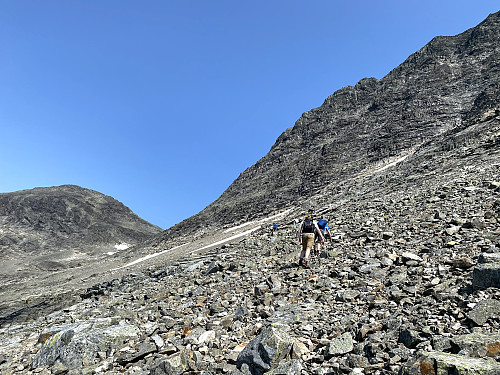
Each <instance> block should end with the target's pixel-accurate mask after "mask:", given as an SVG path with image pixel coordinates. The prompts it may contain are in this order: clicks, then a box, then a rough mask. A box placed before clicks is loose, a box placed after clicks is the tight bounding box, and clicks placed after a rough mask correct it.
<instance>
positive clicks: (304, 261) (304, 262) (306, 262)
mask: <svg viewBox="0 0 500 375" xmlns="http://www.w3.org/2000/svg"><path fill="white" fill-rule="evenodd" d="M302 266H303V267H304V268H309V259H307V258H304V260H303V261H302Z"/></svg>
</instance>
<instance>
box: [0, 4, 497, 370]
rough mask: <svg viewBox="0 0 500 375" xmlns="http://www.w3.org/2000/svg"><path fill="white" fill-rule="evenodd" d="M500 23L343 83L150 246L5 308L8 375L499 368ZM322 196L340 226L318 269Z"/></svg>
mask: <svg viewBox="0 0 500 375" xmlns="http://www.w3.org/2000/svg"><path fill="white" fill-rule="evenodd" d="M499 23H500V13H497V14H494V15H491V16H490V17H488V19H487V20H485V21H484V22H483V23H481V24H480V25H479V26H478V27H476V28H474V29H471V30H469V31H466V32H465V33H463V34H461V35H459V36H456V37H445V38H444V37H440V38H437V39H434V40H433V41H432V42H431V43H430V44H429V45H428V46H426V47H424V48H423V49H422V50H421V51H419V52H417V53H416V54H414V55H412V56H411V57H410V58H409V59H408V60H407V61H406V62H404V63H403V64H402V65H401V66H400V67H398V68H396V69H395V70H394V71H392V72H391V73H390V74H389V75H388V76H387V77H384V78H383V79H382V80H379V81H376V80H372V79H369V80H363V81H361V82H360V83H358V85H356V86H355V87H351V88H345V89H343V90H340V91H339V92H337V93H335V94H333V95H332V96H331V97H330V98H328V99H327V100H326V101H325V104H324V105H323V106H322V107H320V108H318V109H316V110H313V111H310V112H308V113H306V114H304V116H303V117H302V118H301V119H300V120H299V121H298V122H297V124H296V125H295V127H294V128H291V129H288V130H287V131H286V132H285V133H284V134H283V135H282V136H281V137H280V138H279V139H278V141H277V142H276V144H275V146H273V149H272V150H271V152H270V154H269V155H267V156H266V157H264V158H263V159H262V160H261V161H259V162H258V163H257V164H256V165H255V166H253V167H251V168H249V169H248V170H247V171H245V172H244V173H243V174H242V175H241V176H240V178H239V179H238V180H236V181H235V183H234V184H233V185H232V186H231V187H230V188H229V189H228V191H227V192H225V193H224V194H223V196H222V197H221V198H220V199H219V200H218V201H217V202H214V204H213V205H211V206H209V207H208V208H207V209H206V210H204V211H203V212H202V213H200V214H199V215H197V216H195V217H193V218H190V219H188V220H187V221H185V222H183V223H181V224H179V225H178V226H176V227H174V228H172V229H171V230H169V231H166V232H165V233H162V234H161V235H160V236H158V237H156V238H155V239H154V240H153V241H152V242H150V245H151V246H149V247H144V248H141V251H142V252H143V253H144V254H146V255H147V256H144V257H143V258H141V259H137V256H138V255H137V251H138V250H137V248H136V249H130V251H129V252H123V253H120V254H118V255H116V260H115V263H113V264H114V266H113V267H110V264H111V263H106V264H104V266H106V267H109V268H108V272H107V273H99V272H103V271H104V270H105V268H101V271H99V272H98V271H97V270H96V273H97V274H99V277H100V278H101V282H99V283H94V284H95V285H92V286H90V287H88V288H85V289H81V288H82V287H83V286H84V285H85V284H83V283H80V284H78V283H75V284H73V285H74V286H75V288H77V287H78V288H77V289H75V291H73V292H72V294H71V298H70V299H69V300H66V301H61V300H60V299H57V300H56V299H55V298H49V297H46V301H44V302H45V305H43V306H33V305H32V304H29V303H28V304H27V306H26V308H25V311H24V313H23V312H19V314H13V315H11V316H9V317H6V318H5V319H3V321H2V325H1V328H0V370H1V371H2V373H5V374H28V373H39V374H43V375H48V374H65V373H69V374H91V373H96V374H156V375H162V374H182V373H188V374H217V373H223V374H232V375H241V374H245V375H248V374H252V375H260V374H263V373H266V374H315V375H316V374H317V375H321V374H352V375H354V374H377V375H381V374H387V375H388V374H401V375H414V374H422V375H438V374H453V375H457V374H460V375H463V374H500V336H499V334H498V332H500V216H499V215H500V173H499V170H500V104H499V103H500V90H499V84H498V83H499V80H498V78H499V76H498V72H499V70H498V64H499V61H500V60H499V59H498V50H499V48H500V43H499V36H498V35H500V34H499V33H498V31H499V30H498V28H499V26H500V25H499ZM406 107H408V108H406ZM325 132H326V133H328V134H330V135H331V138H330V137H325V136H324V135H323V133H325ZM306 146H307V147H306ZM315 150H324V154H323V155H324V158H325V160H327V162H328V166H329V168H324V169H321V171H320V170H319V165H317V164H315V163H316V162H315V161H312V160H313V158H312V157H310V156H307V155H312V153H313V152H314V151H315ZM306 159H307V160H309V162H306ZM308 163H310V164H308ZM309 167H310V168H309ZM308 171H309V172H308ZM313 172H316V173H313ZM288 185H289V186H290V188H288V187H287V186H288ZM260 186H263V187H264V188H262V189H259V187H260ZM266 186H272V187H273V189H274V190H273V189H268V188H267V187H266ZM238 189H241V190H240V194H238V195H237V194H236V192H237V190H238ZM233 195H234V196H233ZM305 195H307V199H305V198H304V196H305ZM311 208H312V209H314V211H315V214H316V216H324V217H326V218H327V219H328V220H329V222H330V225H331V227H332V230H333V237H334V239H333V241H332V242H331V243H329V244H328V246H327V249H326V250H325V251H324V252H323V253H322V255H321V256H320V257H316V258H314V259H312V262H311V267H310V268H302V267H298V266H297V263H296V260H297V254H298V252H299V246H298V244H297V237H296V236H297V233H296V230H297V228H296V226H295V225H294V219H295V218H297V217H300V216H301V215H302V214H303V213H304V212H305V210H309V209H311ZM243 213H248V215H246V216H245V215H243ZM271 214H272V216H271ZM272 222H277V224H278V231H277V233H275V234H274V235H272V234H271V231H270V228H271V223H272ZM188 225H192V226H193V227H192V229H191V230H190V231H189V233H190V235H189V236H180V235H179V234H180V232H179V231H180V230H181V229H183V228H186V226H188ZM208 229H210V230H208ZM174 239H175V240H174ZM124 257H126V259H125V258H124ZM127 261H130V263H128V264H125V263H126V262H127ZM104 266H103V267H104ZM66 276H67V274H66ZM60 280H61V281H63V280H65V279H64V278H61V279H60ZM78 280H79V279H77V281H78ZM65 282H67V281H65ZM54 304H55V305H56V306H59V307H61V308H55V307H54Z"/></svg>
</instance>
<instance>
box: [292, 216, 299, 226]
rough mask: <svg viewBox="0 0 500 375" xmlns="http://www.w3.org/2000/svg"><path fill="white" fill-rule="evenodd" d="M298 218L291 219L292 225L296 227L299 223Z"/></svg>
mask: <svg viewBox="0 0 500 375" xmlns="http://www.w3.org/2000/svg"><path fill="white" fill-rule="evenodd" d="M299 222H300V220H299V219H297V218H295V219H293V226H294V227H296V226H297V225H298V224H299Z"/></svg>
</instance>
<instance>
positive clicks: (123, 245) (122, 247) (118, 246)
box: [110, 243, 130, 255]
mask: <svg viewBox="0 0 500 375" xmlns="http://www.w3.org/2000/svg"><path fill="white" fill-rule="evenodd" d="M129 247H130V245H129V244H128V243H120V244H116V245H115V249H116V250H127V249H128V248H129ZM110 255H111V254H110Z"/></svg>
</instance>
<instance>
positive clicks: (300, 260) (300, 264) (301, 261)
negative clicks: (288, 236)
mask: <svg viewBox="0 0 500 375" xmlns="http://www.w3.org/2000/svg"><path fill="white" fill-rule="evenodd" d="M303 261H304V258H300V259H299V267H301V266H302V263H303Z"/></svg>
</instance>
